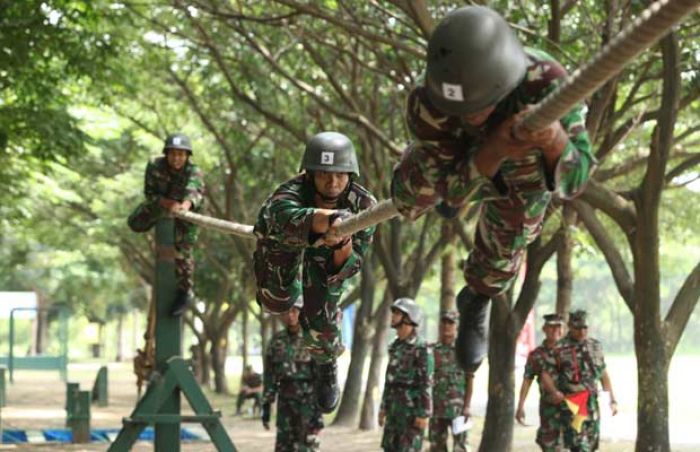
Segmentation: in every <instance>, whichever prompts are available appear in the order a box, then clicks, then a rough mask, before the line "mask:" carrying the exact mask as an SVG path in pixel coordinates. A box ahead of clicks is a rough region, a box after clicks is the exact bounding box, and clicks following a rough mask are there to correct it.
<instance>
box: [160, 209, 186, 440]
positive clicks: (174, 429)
mask: <svg viewBox="0 0 700 452" xmlns="http://www.w3.org/2000/svg"><path fill="white" fill-rule="evenodd" d="M174 242H175V222H174V220H173V219H172V218H162V219H160V220H158V223H157V224H156V291H155V292H156V369H157V370H158V372H160V373H161V375H163V374H164V373H165V369H166V363H167V361H168V359H170V358H171V357H173V356H182V319H181V317H173V316H171V315H170V308H171V305H172V303H173V301H174V299H175V247H174ZM159 414H169V415H178V416H179V415H180V389H179V388H176V389H175V390H174V391H173V393H172V394H170V395H169V396H168V398H167V399H166V401H165V403H163V405H162V407H161V410H160V412H159ZM155 450H156V452H180V423H179V422H175V423H167V424H165V423H157V424H156V425H155Z"/></svg>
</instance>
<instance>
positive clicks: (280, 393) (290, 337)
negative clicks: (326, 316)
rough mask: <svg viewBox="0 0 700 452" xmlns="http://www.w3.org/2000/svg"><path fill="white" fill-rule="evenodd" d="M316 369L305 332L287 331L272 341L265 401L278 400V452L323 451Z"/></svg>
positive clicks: (266, 358)
mask: <svg viewBox="0 0 700 452" xmlns="http://www.w3.org/2000/svg"><path fill="white" fill-rule="evenodd" d="M315 367H316V366H315V364H314V362H313V361H312V359H311V356H310V355H309V352H308V350H306V348H305V347H304V340H303V336H302V334H301V330H300V331H299V332H298V333H296V334H294V333H290V332H289V330H287V329H285V330H283V331H280V332H279V333H277V334H275V335H274V336H273V337H272V339H271V340H270V344H269V345H268V347H267V352H266V353H265V371H264V376H263V382H264V385H265V389H264V392H263V400H264V402H265V403H274V401H275V397H277V441H276V444H275V450H276V451H278V452H281V451H295V452H296V451H299V452H301V451H315V450H319V447H320V442H319V438H318V435H319V433H320V432H321V430H322V429H323V419H322V418H321V412H320V411H319V409H318V407H317V405H316V394H315V392H314V379H315V378H316V370H315Z"/></svg>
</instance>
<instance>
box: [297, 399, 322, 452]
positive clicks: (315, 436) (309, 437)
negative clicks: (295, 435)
mask: <svg viewBox="0 0 700 452" xmlns="http://www.w3.org/2000/svg"><path fill="white" fill-rule="evenodd" d="M315 402H316V401H315V397H314V398H311V399H310V400H309V399H307V400H305V401H304V402H303V403H302V404H301V405H300V411H301V416H300V419H302V422H303V424H304V432H303V434H304V437H303V442H302V443H303V444H302V445H303V447H301V448H300V449H299V451H300V452H301V451H304V452H317V451H319V450H320V448H321V438H320V433H321V430H323V417H322V416H321V411H320V410H319V409H318V406H317V405H316V403H315Z"/></svg>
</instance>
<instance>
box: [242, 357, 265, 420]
mask: <svg viewBox="0 0 700 452" xmlns="http://www.w3.org/2000/svg"><path fill="white" fill-rule="evenodd" d="M262 390H263V382H262V376H261V375H260V374H259V373H257V372H255V371H254V370H253V366H251V365H247V366H245V369H244V370H243V377H242V378H241V391H240V392H239V393H238V400H237V402H236V416H240V415H241V407H242V406H243V402H245V401H246V399H255V404H254V405H253V408H254V410H255V411H259V410H260V404H261V401H262Z"/></svg>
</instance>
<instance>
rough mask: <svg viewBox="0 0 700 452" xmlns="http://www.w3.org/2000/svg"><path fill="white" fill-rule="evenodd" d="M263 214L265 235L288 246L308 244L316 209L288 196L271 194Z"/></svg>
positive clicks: (304, 245)
mask: <svg viewBox="0 0 700 452" xmlns="http://www.w3.org/2000/svg"><path fill="white" fill-rule="evenodd" d="M264 209H265V212H263V215H264V216H265V217H266V224H267V231H266V234H265V237H267V238H268V239H272V240H275V241H277V242H280V243H282V244H285V245H288V246H297V247H306V246H309V234H310V232H311V225H312V222H313V217H314V213H315V212H316V210H315V209H314V208H312V207H304V206H302V205H301V203H300V202H299V201H298V200H295V199H292V198H291V197H289V196H281V197H277V198H276V197H275V196H274V195H273V197H272V199H270V201H269V203H268V204H267V206H265V207H264Z"/></svg>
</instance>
